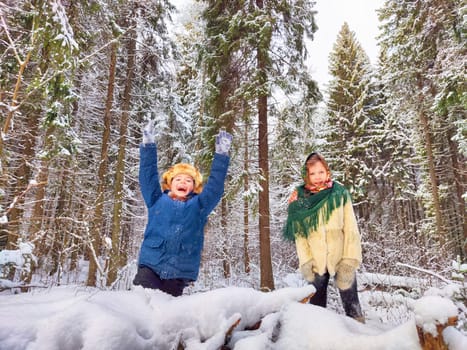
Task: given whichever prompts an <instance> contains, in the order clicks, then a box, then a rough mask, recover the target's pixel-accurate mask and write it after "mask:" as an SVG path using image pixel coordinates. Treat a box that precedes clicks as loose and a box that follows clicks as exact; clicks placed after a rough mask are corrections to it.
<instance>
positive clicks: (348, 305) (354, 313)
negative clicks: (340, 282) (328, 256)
mask: <svg viewBox="0 0 467 350" xmlns="http://www.w3.org/2000/svg"><path fill="white" fill-rule="evenodd" d="M311 284H312V285H313V286H314V287H315V288H316V293H315V294H314V295H313V296H312V297H311V299H310V304H313V305H317V306H322V307H326V305H327V301H328V285H329V273H328V272H326V273H325V274H324V275H318V274H315V279H314V281H313V282H311ZM338 290H339V294H340V296H341V300H342V305H343V307H344V311H345V314H346V315H347V316H349V317H352V318H356V319H358V318H361V317H363V313H362V308H361V306H360V300H359V299H358V291H357V279H356V278H354V281H353V283H352V286H350V288H349V289H344V290H342V289H338Z"/></svg>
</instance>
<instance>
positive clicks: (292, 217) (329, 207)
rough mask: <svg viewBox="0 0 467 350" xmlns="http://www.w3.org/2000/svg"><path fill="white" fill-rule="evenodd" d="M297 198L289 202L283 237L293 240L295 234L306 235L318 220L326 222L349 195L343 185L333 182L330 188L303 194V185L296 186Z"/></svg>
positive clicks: (313, 229) (317, 223) (344, 202)
mask: <svg viewBox="0 0 467 350" xmlns="http://www.w3.org/2000/svg"><path fill="white" fill-rule="evenodd" d="M297 192H298V199H297V200H295V201H293V202H292V203H290V204H289V208H288V216H287V223H286V225H285V227H284V232H283V234H284V238H285V239H287V240H290V241H294V240H295V237H296V236H297V235H300V236H303V237H307V236H308V233H309V232H310V231H316V229H317V228H318V225H319V224H320V222H322V223H323V224H326V223H327V222H328V221H329V218H330V217H331V214H332V212H333V211H334V210H335V209H337V208H339V207H341V206H344V205H345V204H346V203H347V200H349V198H350V196H349V193H348V192H347V190H346V189H345V187H344V186H342V185H340V184H338V183H337V182H335V181H334V182H333V185H332V187H331V188H329V189H326V190H322V191H319V192H317V193H315V194H312V195H310V196H305V186H304V185H301V186H299V187H297Z"/></svg>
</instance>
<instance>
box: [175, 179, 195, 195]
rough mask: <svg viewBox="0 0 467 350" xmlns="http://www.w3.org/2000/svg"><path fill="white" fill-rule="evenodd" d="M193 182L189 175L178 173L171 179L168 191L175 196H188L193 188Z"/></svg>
mask: <svg viewBox="0 0 467 350" xmlns="http://www.w3.org/2000/svg"><path fill="white" fill-rule="evenodd" d="M194 185H195V182H194V180H193V178H192V177H191V176H190V175H186V174H178V175H176V176H175V177H174V178H173V179H172V183H171V186H170V191H171V192H172V193H173V194H174V195H175V196H177V197H182V198H184V197H186V196H188V195H189V194H190V193H191V192H192V191H193V188H194Z"/></svg>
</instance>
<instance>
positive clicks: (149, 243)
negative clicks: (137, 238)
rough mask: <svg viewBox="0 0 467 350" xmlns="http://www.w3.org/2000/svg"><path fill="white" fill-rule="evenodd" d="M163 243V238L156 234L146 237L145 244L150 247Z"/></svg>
mask: <svg viewBox="0 0 467 350" xmlns="http://www.w3.org/2000/svg"><path fill="white" fill-rule="evenodd" d="M163 244H164V239H163V238H162V237H159V236H156V237H151V238H147V239H146V245H147V246H148V247H151V248H160V247H162V245H163Z"/></svg>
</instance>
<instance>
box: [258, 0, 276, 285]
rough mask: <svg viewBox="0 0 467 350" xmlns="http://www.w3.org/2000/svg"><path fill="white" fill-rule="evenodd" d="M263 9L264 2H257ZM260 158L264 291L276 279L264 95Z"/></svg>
mask: <svg viewBox="0 0 467 350" xmlns="http://www.w3.org/2000/svg"><path fill="white" fill-rule="evenodd" d="M256 4H257V6H258V7H259V8H260V9H262V8H263V0H257V1H256ZM263 50H264V49H263V48H258V49H257V53H258V57H257V68H258V71H259V74H260V76H261V78H260V79H261V81H260V83H261V84H266V83H267V75H266V56H265V53H264V51H263ZM257 106H258V143H259V145H258V150H259V153H258V156H259V170H260V172H261V179H260V182H259V184H260V187H261V191H260V192H259V250H260V271H261V278H260V279H261V281H260V287H261V289H263V290H273V289H274V277H273V273H272V262H271V242H270V235H271V234H270V232H271V231H270V208H269V144H268V97H267V95H266V94H262V95H260V96H259V97H258V103H257Z"/></svg>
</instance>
